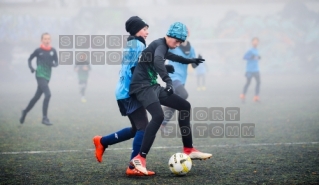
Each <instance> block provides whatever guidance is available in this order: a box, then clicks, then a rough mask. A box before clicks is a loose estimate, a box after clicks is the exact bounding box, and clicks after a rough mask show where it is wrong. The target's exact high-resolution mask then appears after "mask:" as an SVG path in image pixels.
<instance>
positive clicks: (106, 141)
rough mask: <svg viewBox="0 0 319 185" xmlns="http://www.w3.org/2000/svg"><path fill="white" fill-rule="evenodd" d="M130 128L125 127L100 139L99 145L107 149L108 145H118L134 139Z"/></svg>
mask: <svg viewBox="0 0 319 185" xmlns="http://www.w3.org/2000/svg"><path fill="white" fill-rule="evenodd" d="M131 130H132V128H131V127H127V128H123V129H122V130H119V131H117V132H114V133H112V134H110V135H107V136H103V137H102V138H101V144H102V145H103V146H104V147H105V148H107V147H108V145H114V144H116V143H120V142H122V141H126V140H129V139H131V138H133V137H134V133H132V131H131Z"/></svg>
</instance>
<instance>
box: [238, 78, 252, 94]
mask: <svg viewBox="0 0 319 185" xmlns="http://www.w3.org/2000/svg"><path fill="white" fill-rule="evenodd" d="M245 76H246V79H247V80H246V84H245V86H244V89H243V93H242V94H240V98H241V99H242V100H245V97H246V93H247V89H248V87H249V85H250V82H251V78H252V73H249V72H247V73H246V75H245Z"/></svg>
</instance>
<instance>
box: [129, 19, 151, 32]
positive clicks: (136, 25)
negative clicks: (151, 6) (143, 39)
mask: <svg viewBox="0 0 319 185" xmlns="http://www.w3.org/2000/svg"><path fill="white" fill-rule="evenodd" d="M145 26H147V27H149V26H148V24H146V22H144V21H143V20H142V19H141V18H139V17H138V16H132V17H130V18H129V19H128V20H127V21H126V23H125V29H126V31H127V32H129V33H130V35H135V34H136V33H137V32H139V31H140V30H141V29H142V28H144V27H145Z"/></svg>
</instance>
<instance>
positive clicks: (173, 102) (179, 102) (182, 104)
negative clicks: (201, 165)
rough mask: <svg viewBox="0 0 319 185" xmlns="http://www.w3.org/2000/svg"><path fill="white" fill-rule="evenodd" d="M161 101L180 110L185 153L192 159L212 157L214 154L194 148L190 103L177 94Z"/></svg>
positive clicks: (179, 117)
mask: <svg viewBox="0 0 319 185" xmlns="http://www.w3.org/2000/svg"><path fill="white" fill-rule="evenodd" d="M160 103H161V104H162V105H165V106H168V107H172V108H174V109H176V110H178V111H179V115H178V124H179V127H180V132H181V133H182V141H183V145H184V153H186V154H187V155H189V157H190V158H192V159H204V160H205V159H208V158H210V157H211V156H212V154H208V153H203V152H200V151H198V150H196V149H195V148H193V139H192V129H191V127H190V110H191V105H190V103H189V102H188V101H187V100H185V99H183V98H181V97H179V96H177V95H175V94H172V95H170V96H168V97H166V98H160Z"/></svg>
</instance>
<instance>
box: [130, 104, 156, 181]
mask: <svg viewBox="0 0 319 185" xmlns="http://www.w3.org/2000/svg"><path fill="white" fill-rule="evenodd" d="M128 117H129V119H130V121H131V124H132V127H136V130H137V131H136V134H135V137H134V140H133V143H132V145H133V146H132V153H131V158H130V160H132V159H133V158H134V157H135V156H137V155H138V153H139V151H140V149H141V145H142V141H143V138H144V133H145V128H146V126H147V124H148V119H147V112H146V110H145V108H144V107H140V108H138V109H137V110H135V111H134V112H133V113H132V114H130V115H128ZM126 175H128V176H144V174H143V173H141V172H140V171H138V170H136V169H135V167H134V166H133V165H129V167H128V168H127V169H126ZM147 175H149V176H150V175H155V172H153V171H148V172H147Z"/></svg>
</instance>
